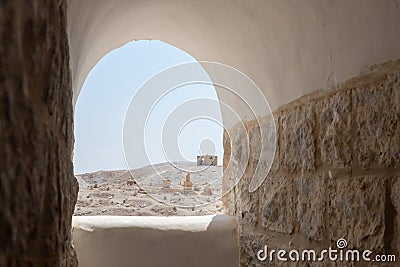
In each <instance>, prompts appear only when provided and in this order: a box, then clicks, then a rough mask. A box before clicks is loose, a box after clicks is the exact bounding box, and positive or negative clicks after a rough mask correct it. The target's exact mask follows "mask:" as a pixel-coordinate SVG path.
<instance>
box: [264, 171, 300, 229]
mask: <svg viewBox="0 0 400 267" xmlns="http://www.w3.org/2000/svg"><path fill="white" fill-rule="evenodd" d="M296 195H297V192H296V190H295V189H294V186H293V180H292V179H290V178H287V177H281V176H274V177H268V179H267V180H266V181H265V182H264V183H263V185H262V186H261V188H260V222H261V226H262V227H263V228H264V229H265V230H269V231H277V232H281V233H285V234H291V233H293V231H294V217H295V214H294V204H295V199H296V198H297V196H296Z"/></svg>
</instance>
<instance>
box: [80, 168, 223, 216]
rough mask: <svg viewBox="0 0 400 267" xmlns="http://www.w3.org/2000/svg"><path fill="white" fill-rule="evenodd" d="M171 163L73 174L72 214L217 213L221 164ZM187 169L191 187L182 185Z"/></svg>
mask: <svg viewBox="0 0 400 267" xmlns="http://www.w3.org/2000/svg"><path fill="white" fill-rule="evenodd" d="M175 164H176V165H175V166H174V165H171V164H169V163H163V164H158V165H155V166H148V167H143V168H140V169H136V170H131V171H130V172H129V171H128V170H116V171H97V172H93V173H86V174H80V175H76V178H77V180H78V182H79V194H78V201H77V204H76V206H75V214H74V215H76V216H85V215H142V216H160V215H161V216H163V215H165V216H171V215H206V214H217V213H221V200H220V197H221V175H222V167H221V166H196V164H195V163H180V162H179V163H175ZM188 173H190V185H191V187H187V186H186V187H185V185H187V183H186V184H185V181H186V179H187V178H186V176H187V174H188ZM139 185H140V186H139Z"/></svg>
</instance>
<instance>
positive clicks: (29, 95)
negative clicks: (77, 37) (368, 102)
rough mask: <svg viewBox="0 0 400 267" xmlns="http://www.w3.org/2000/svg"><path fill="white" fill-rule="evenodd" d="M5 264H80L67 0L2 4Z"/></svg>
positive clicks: (1, 246) (0, 208)
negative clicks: (74, 227)
mask: <svg viewBox="0 0 400 267" xmlns="http://www.w3.org/2000/svg"><path fill="white" fill-rule="evenodd" d="M0 53H1V57H0V137H1V139H0V155H1V157H0V266H7V267H13V266H38V267H39V266H40V267H43V266H76V265H77V262H76V256H75V253H74V251H73V249H71V237H70V236H71V216H72V213H73V208H74V205H75V201H76V194H77V189H78V188H77V182H76V180H75V178H74V176H73V167H72V161H71V155H72V147H73V125H72V120H73V111H72V89H71V77H70V71H69V53H68V40H67V33H66V1H62V0H61V1H54V0H44V1H22V0H17V1H0Z"/></svg>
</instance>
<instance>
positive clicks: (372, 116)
mask: <svg viewBox="0 0 400 267" xmlns="http://www.w3.org/2000/svg"><path fill="white" fill-rule="evenodd" d="M399 90H400V78H399V75H397V76H392V77H388V79H386V81H385V82H383V83H382V84H380V85H378V86H370V87H368V88H365V89H355V90H354V91H353V109H354V112H355V123H354V127H355V132H356V140H355V145H354V151H355V154H356V158H357V160H358V164H359V166H360V167H361V168H362V169H370V168H374V167H380V168H385V167H394V166H400V109H399V106H400V103H398V102H399V101H398V97H397V95H398V94H400V92H399Z"/></svg>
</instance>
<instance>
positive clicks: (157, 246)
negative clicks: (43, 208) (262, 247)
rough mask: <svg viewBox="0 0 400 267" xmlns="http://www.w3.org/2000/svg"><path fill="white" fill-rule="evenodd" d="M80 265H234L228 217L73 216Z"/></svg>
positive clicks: (234, 249)
mask: <svg viewBox="0 0 400 267" xmlns="http://www.w3.org/2000/svg"><path fill="white" fill-rule="evenodd" d="M72 222H73V245H74V247H75V249H76V251H77V254H78V261H79V266H83V267H91V266H96V267H102V266H104V267H105V266H107V267H109V266H113V267H123V266H237V265H238V244H237V234H236V230H237V224H236V220H235V218H234V217H232V216H228V215H209V216H171V217H156V216H154V217H153V216H148V217H146V216H140V217H139V216H75V217H73V221H72Z"/></svg>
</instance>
